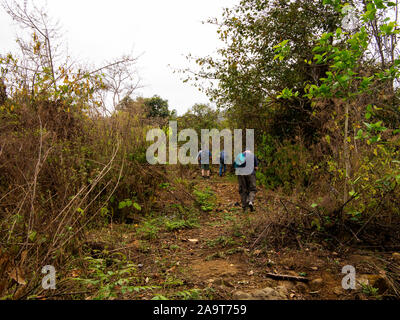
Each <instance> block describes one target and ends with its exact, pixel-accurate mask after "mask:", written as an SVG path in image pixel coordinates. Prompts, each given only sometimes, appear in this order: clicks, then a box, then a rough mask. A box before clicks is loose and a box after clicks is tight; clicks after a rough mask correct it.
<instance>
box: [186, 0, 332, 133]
mask: <svg viewBox="0 0 400 320" xmlns="http://www.w3.org/2000/svg"><path fill="white" fill-rule="evenodd" d="M322 16H323V17H324V19H321V17H322ZM339 18H340V15H339V14H338V13H337V12H336V11H335V10H332V8H330V7H327V6H324V5H323V3H322V0H321V1H314V0H295V1H290V2H288V1H279V0H269V1H265V0H264V1H261V0H246V1H244V0H243V1H241V2H240V4H239V5H238V6H236V7H234V8H232V9H225V11H224V14H223V18H222V21H217V20H215V19H210V20H209V21H208V22H209V23H212V24H217V25H218V26H219V28H218V34H219V37H220V39H221V41H222V43H223V47H222V48H221V49H219V50H218V53H219V56H220V57H219V58H213V57H211V56H208V57H203V58H197V59H196V63H197V66H198V70H195V71H190V72H188V73H187V74H188V75H189V76H188V78H187V79H186V80H193V81H194V83H195V85H198V86H200V83H199V82H198V81H196V80H199V79H211V80H217V85H216V83H215V81H211V82H210V85H209V86H206V87H202V89H203V90H204V91H205V92H206V93H207V94H208V96H209V97H210V98H211V99H212V100H213V101H215V102H216V103H217V105H218V106H221V107H222V108H224V109H226V111H227V116H228V117H229V118H230V119H231V120H233V121H234V122H235V125H236V126H237V127H240V128H250V127H251V128H256V129H261V130H262V131H264V132H265V131H269V132H270V133H273V134H274V135H277V136H280V137H293V136H294V135H295V134H297V131H298V130H297V129H298V128H300V129H301V130H302V131H303V133H304V134H306V135H308V136H312V135H313V134H314V132H315V131H316V130H317V129H318V126H319V125H320V124H319V123H315V122H313V120H312V111H311V106H310V103H309V102H308V101H307V99H304V98H303V97H301V96H298V97H296V99H294V100H293V101H290V102H288V101H283V100H278V99H276V98H275V97H276V95H277V93H278V92H281V91H282V90H283V89H284V88H286V87H288V86H289V87H290V88H297V90H299V91H303V88H304V83H306V82H307V81H315V80H317V79H319V78H320V77H321V76H322V75H323V74H324V72H325V70H326V67H325V66H321V65H316V64H313V65H309V64H307V63H306V62H305V60H307V59H308V60H309V59H311V58H312V56H313V53H312V49H313V44H314V43H313V35H314V34H322V33H324V32H327V31H332V30H335V29H336V27H337V26H338V24H339V22H340V20H339ZM284 39H288V41H289V42H290V44H291V56H290V59H288V60H287V61H285V63H276V61H274V57H275V56H276V53H275V48H274V47H275V46H276V45H277V44H279V43H281V42H282V40H284ZM190 58H192V57H191V56H190ZM192 59H193V58H192ZM193 73H194V74H195V75H194V76H192V74H193Z"/></svg>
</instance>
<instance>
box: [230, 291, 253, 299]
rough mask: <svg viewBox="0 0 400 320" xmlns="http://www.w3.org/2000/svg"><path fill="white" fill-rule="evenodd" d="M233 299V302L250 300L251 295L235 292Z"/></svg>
mask: <svg viewBox="0 0 400 320" xmlns="http://www.w3.org/2000/svg"><path fill="white" fill-rule="evenodd" d="M233 298H234V299H235V300H249V299H251V295H250V294H248V293H246V292H243V291H236V292H235V293H234V294H233Z"/></svg>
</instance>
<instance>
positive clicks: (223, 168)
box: [219, 150, 226, 177]
mask: <svg viewBox="0 0 400 320" xmlns="http://www.w3.org/2000/svg"><path fill="white" fill-rule="evenodd" d="M222 171H224V172H223V173H224V174H225V173H226V164H225V150H222V151H221V153H220V155H219V176H220V177H222Z"/></svg>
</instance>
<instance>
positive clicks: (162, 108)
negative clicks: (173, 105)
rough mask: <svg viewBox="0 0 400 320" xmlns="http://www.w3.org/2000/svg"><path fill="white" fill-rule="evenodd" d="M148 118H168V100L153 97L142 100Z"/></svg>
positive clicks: (156, 96)
mask: <svg viewBox="0 0 400 320" xmlns="http://www.w3.org/2000/svg"><path fill="white" fill-rule="evenodd" d="M144 104H145V106H146V109H147V112H148V117H149V118H168V117H169V116H170V114H171V113H170V111H169V106H168V100H164V99H162V98H161V97H160V96H158V95H155V96H153V97H152V98H146V99H144Z"/></svg>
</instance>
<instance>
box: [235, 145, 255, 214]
mask: <svg viewBox="0 0 400 320" xmlns="http://www.w3.org/2000/svg"><path fill="white" fill-rule="evenodd" d="M234 168H235V169H236V175H237V176H238V182H239V194H240V198H241V201H242V208H243V211H246V210H247V208H250V210H251V212H254V200H255V197H256V193H257V180H256V171H257V170H258V159H257V157H256V156H255V154H254V153H252V152H251V151H249V150H246V151H245V152H243V153H240V154H239V155H238V156H237V157H236V159H235V162H234Z"/></svg>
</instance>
